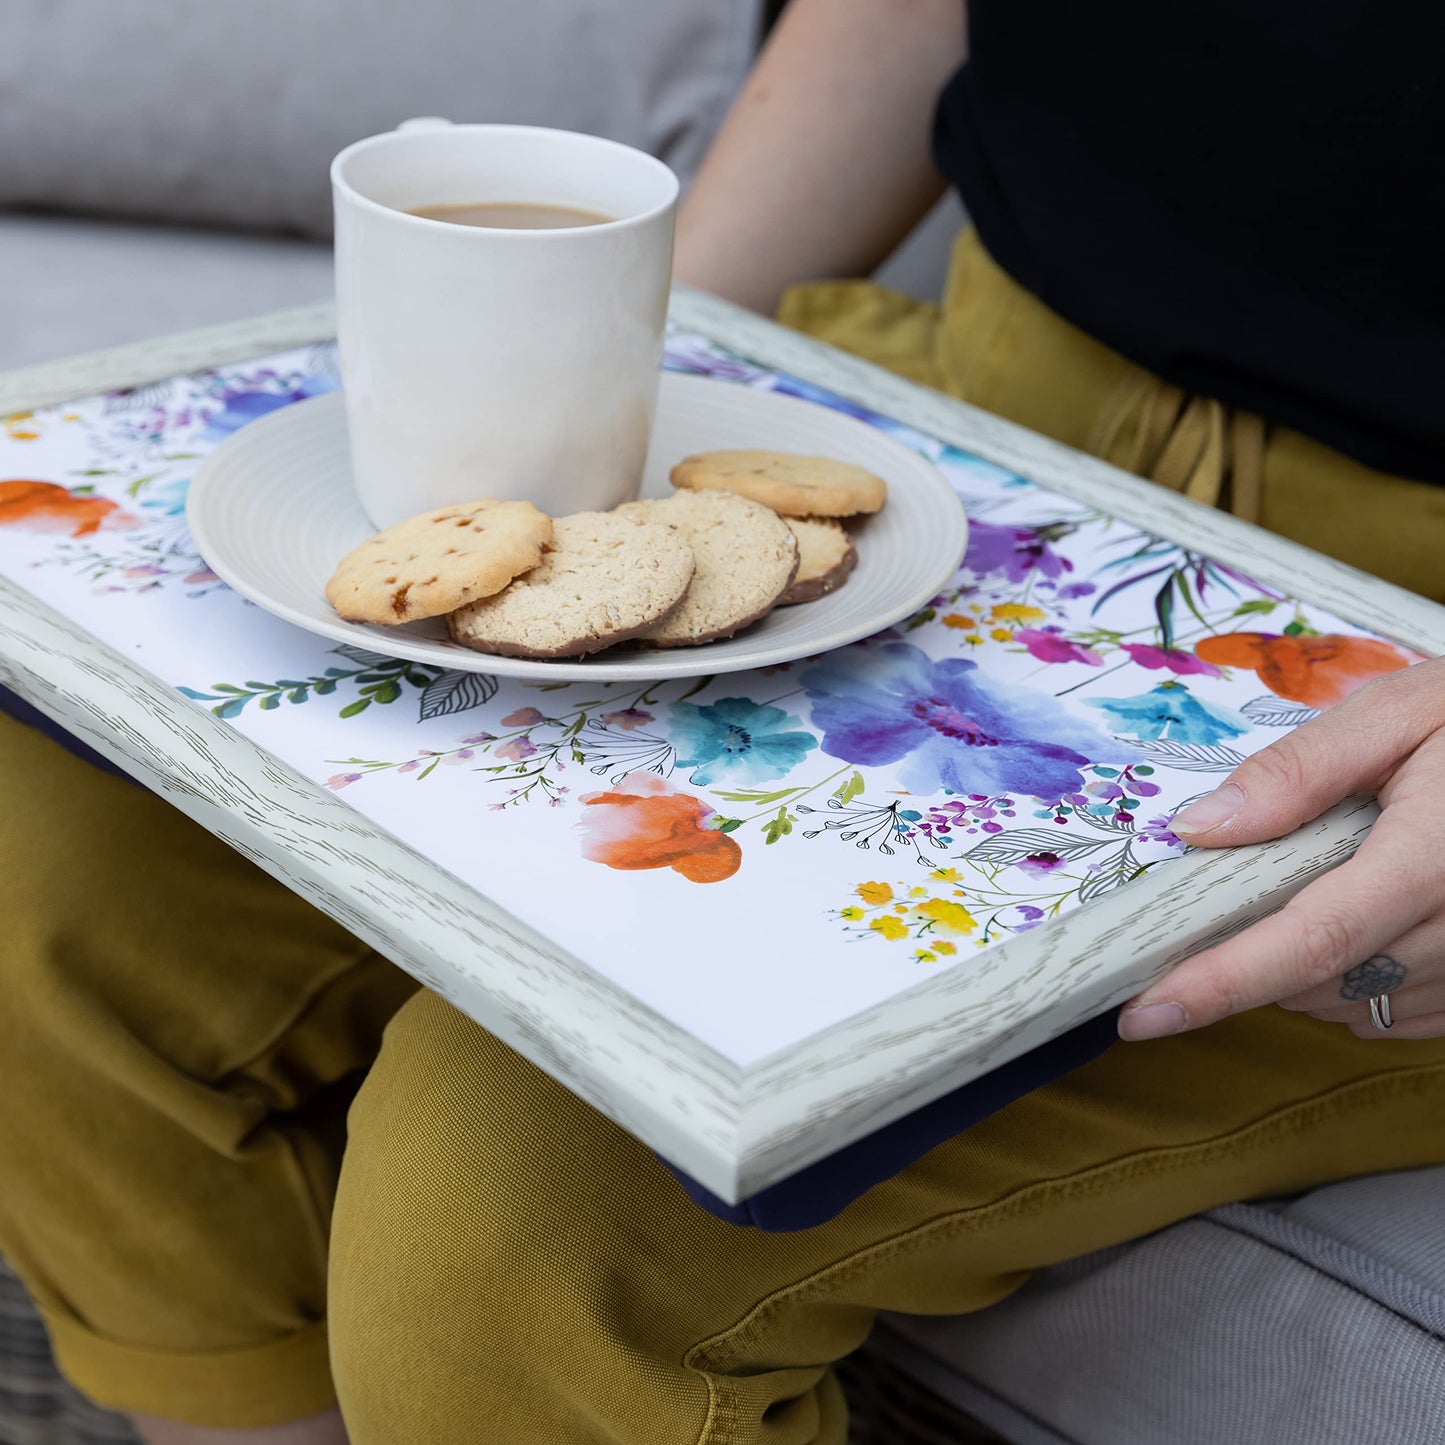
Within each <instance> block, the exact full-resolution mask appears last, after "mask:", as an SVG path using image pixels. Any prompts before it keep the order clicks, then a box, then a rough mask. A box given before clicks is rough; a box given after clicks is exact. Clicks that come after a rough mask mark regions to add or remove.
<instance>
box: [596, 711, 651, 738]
mask: <svg viewBox="0 0 1445 1445" xmlns="http://www.w3.org/2000/svg"><path fill="white" fill-rule="evenodd" d="M602 721H603V722H605V723H606V724H608V726H609V727H614V728H621V729H622V731H623V732H626V733H630V732H631V731H632V730H633V728H640V727H645V726H646V725H647V724H648V723H650V722H652V721H653V716H652V714H651V713H650V712H644V711H643V710H642V709H641V708H639V707H625V708H622V709H621V710H620V711H619V712H605V713H603V714H602Z"/></svg>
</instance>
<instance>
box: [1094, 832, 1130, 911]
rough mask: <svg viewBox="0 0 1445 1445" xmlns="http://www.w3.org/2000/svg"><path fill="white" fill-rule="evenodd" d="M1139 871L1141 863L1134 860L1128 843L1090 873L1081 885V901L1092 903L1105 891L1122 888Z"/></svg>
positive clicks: (1110, 891)
mask: <svg viewBox="0 0 1445 1445" xmlns="http://www.w3.org/2000/svg"><path fill="white" fill-rule="evenodd" d="M1138 872H1139V865H1138V863H1137V862H1135V860H1134V854H1133V852H1132V851H1131V846H1130V845H1129V844H1128V843H1126V844H1124V846H1123V847H1122V848H1121V849H1120V850H1119V851H1118V852H1117V853H1115V854H1113V855H1112V856H1111V857H1108V858H1105V859H1104V860H1103V861H1102V862H1101V863H1100V864H1099V865H1098V869H1097V871H1096V872H1092V873H1090V874H1089V876H1088V877H1087V878H1086V879H1084V881H1083V882H1082V883H1081V884H1080V885H1079V902H1080V903H1092V902H1093V901H1094V899H1096V898H1101V897H1102V896H1103V895H1104V894H1105V893H1112V892H1113V891H1114V890H1115V889H1116V888H1122V887H1123V886H1124V884H1126V883H1127V882H1129V880H1130V879H1131V878H1133V877H1134V875H1135V874H1137V873H1138Z"/></svg>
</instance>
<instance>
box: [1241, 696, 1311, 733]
mask: <svg viewBox="0 0 1445 1445" xmlns="http://www.w3.org/2000/svg"><path fill="white" fill-rule="evenodd" d="M1240 712H1242V713H1243V714H1244V715H1245V717H1247V718H1248V719H1249V720H1250V722H1252V723H1258V724H1259V725H1260V726H1261V727H1266V728H1293V727H1298V726H1299V725H1300V723H1307V722H1309V720H1310V719H1311V718H1316V717H1318V716H1319V715H1320V713H1319V709H1318V708H1313V707H1306V706H1305V705H1304V703H1302V702H1289V701H1287V700H1286V699H1285V698H1281V697H1271V696H1269V695H1268V694H1266V695H1265V696H1264V697H1252V698H1250V700H1249V701H1248V702H1247V703H1245V705H1244V706H1243V707H1242V708H1240Z"/></svg>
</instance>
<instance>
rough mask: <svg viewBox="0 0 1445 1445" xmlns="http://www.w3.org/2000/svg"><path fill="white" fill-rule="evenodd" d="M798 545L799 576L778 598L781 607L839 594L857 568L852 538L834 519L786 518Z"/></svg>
mask: <svg viewBox="0 0 1445 1445" xmlns="http://www.w3.org/2000/svg"><path fill="white" fill-rule="evenodd" d="M783 521H784V523H785V524H786V525H787V528H788V530H789V531H790V532H791V533H792V534H793V536H794V537H795V538H796V539H797V543H798V575H797V576H796V577H794V578H793V585H792V586H791V587H789V588H788V590H787V591H786V592H784V593H783V595H782V596H781V597H780V598H778V606H779V607H791V606H792V605H793V604H794V603H796V602H814V601H816V600H817V599H818V598H819V597H826V596H827V595H828V593H830V592H836V591H837V590H838V589H839V588H840V587H841V586H842V585H843V584H844V583H845V582H846V581H847V580H848V574H849V573H850V572H852V570H853V569H854V567H856V566H857V565H858V549H857V548H856V547H855V546H854V545H853V539H852V538H851V537H850V536H849V535H848V534H847V533H846V532H845V531H844V530H843V528H842V526H841V525H840V524H839V523H837V522H835V521H834V520H833V519H832V518H831V517H784V518H783Z"/></svg>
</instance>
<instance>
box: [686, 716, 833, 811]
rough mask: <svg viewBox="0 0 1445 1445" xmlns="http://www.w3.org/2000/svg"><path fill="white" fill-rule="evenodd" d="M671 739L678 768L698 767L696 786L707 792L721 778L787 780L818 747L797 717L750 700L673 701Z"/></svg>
mask: <svg viewBox="0 0 1445 1445" xmlns="http://www.w3.org/2000/svg"><path fill="white" fill-rule="evenodd" d="M671 736H672V742H673V746H674V747H675V748H676V749H677V765H678V767H680V768H691V769H693V773H692V779H691V780H692V782H694V783H695V784H697V785H698V786H699V787H703V788H705V787H708V786H709V785H710V784H712V783H713V782H715V781H716V780H717V779H718V778H726V779H728V780H730V781H732V782H737V781H743V782H749V783H765V782H768V781H770V780H772V779H776V778H784V777H786V776H787V775H788V774H789V773H790V772H792V771H793V769H794V768H795V767H797V766H798V764H799V763H801V762H802V761H803V759H804V758H806V757H807V755H808V754H809V753H810V752H811V751H812V750H813V749H814V748H816V747H817V746H818V742H817V739H816V738H814V736H813V735H812V733H810V732H806V731H804V729H803V725H802V723H801V722H800V721H799V720H798V719H797V718H795V717H792V716H790V715H789V714H788V713H785V712H784V711H783V710H782V709H781V708H776V707H769V706H767V705H766V704H759V703H755V702H750V701H749V700H748V699H747V698H745V697H724V698H719V699H718V700H717V702H715V703H709V704H707V705H705V706H699V705H698V704H697V703H691V702H680V703H674V704H673V706H672V729H671Z"/></svg>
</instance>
